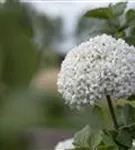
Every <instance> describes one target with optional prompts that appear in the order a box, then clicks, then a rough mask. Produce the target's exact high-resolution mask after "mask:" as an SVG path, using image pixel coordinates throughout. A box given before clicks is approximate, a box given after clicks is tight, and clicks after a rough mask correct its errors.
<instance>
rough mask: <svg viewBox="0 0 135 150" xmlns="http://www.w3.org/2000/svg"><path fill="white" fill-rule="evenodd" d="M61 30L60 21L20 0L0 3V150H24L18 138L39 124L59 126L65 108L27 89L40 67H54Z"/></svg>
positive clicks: (38, 92) (55, 97)
mask: <svg viewBox="0 0 135 150" xmlns="http://www.w3.org/2000/svg"><path fill="white" fill-rule="evenodd" d="M61 28H62V20H61V18H54V19H53V18H50V17H48V16H46V15H43V14H40V13H38V12H36V10H35V9H33V8H32V7H31V5H29V3H21V2H20V1H19V0H6V2H5V3H0V149H2V150H8V149H10V150H18V149H23V150H24V149H25V148H26V147H25V144H24V145H23V144H22V142H23V141H22V140H20V137H21V136H22V135H23V133H24V132H25V131H26V130H28V129H30V128H34V127H37V126H38V127H39V125H40V126H43V127H45V126H46V125H47V124H48V125H52V124H53V125H54V126H55V124H57V125H58V122H60V120H61V118H64V116H66V112H65V109H66V108H65V107H64V104H63V103H61V99H60V98H59V97H58V96H55V95H52V93H49V94H48V93H45V92H44V91H42V92H41V91H40V90H38V89H35V88H30V87H29V84H30V83H31V80H32V78H33V76H34V75H35V73H37V72H38V71H39V70H40V69H42V68H41V67H49V66H56V64H57V57H56V54H55V53H54V52H53V51H52V50H53V49H54V48H55V47H54V44H55V42H58V41H59V40H60V39H61V38H62V32H61ZM48 95H52V96H50V97H49V96H48ZM57 108H59V111H58V112H57ZM54 112H55V115H56V116H55V115H54V114H53V113H54ZM63 112H64V113H63ZM51 118H52V119H51ZM54 118H55V120H54V121H53V119H54ZM50 122H51V123H50ZM55 122H56V123H55ZM63 122H65V120H64V121H63ZM65 126H66V125H65ZM23 146H24V147H23Z"/></svg>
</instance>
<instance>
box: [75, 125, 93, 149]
mask: <svg viewBox="0 0 135 150" xmlns="http://www.w3.org/2000/svg"><path fill="white" fill-rule="evenodd" d="M91 132H92V131H91V128H90V127H89V126H88V125H87V126H85V127H84V128H83V129H82V130H81V131H79V132H77V133H76V134H75V136H74V142H73V144H74V145H75V146H77V147H85V148H89V138H90V137H91Z"/></svg>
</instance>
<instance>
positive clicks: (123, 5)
mask: <svg viewBox="0 0 135 150" xmlns="http://www.w3.org/2000/svg"><path fill="white" fill-rule="evenodd" d="M134 19H135V10H134V9H127V2H119V3H116V4H109V6H108V7H101V8H96V9H91V10H89V11H87V12H86V13H85V14H84V15H83V16H82V17H80V20H79V22H78V26H77V30H76V34H77V36H78V37H79V38H78V40H79V41H80V40H82V39H83V38H84V37H85V38H88V37H89V36H95V35H99V34H102V33H106V34H109V35H112V36H113V37H115V38H123V39H124V40H126V41H127V42H128V43H129V44H132V45H135V32H134V30H135V22H134Z"/></svg>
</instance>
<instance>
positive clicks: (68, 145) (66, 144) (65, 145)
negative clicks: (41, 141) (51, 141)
mask: <svg viewBox="0 0 135 150" xmlns="http://www.w3.org/2000/svg"><path fill="white" fill-rule="evenodd" d="M72 143H73V139H72V138H71V139H66V140H64V141H61V142H59V143H58V144H57V145H56V146H55V148H54V150H66V149H73V148H75V146H74V145H73V144H72Z"/></svg>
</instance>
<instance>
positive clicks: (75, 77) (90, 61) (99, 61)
mask: <svg viewBox="0 0 135 150" xmlns="http://www.w3.org/2000/svg"><path fill="white" fill-rule="evenodd" d="M57 85H58V91H59V92H60V93H61V94H62V95H63V98H64V99H65V103H66V104H68V105H70V106H71V107H73V108H77V110H79V111H81V110H82V109H83V108H85V107H87V106H90V107H89V108H90V109H92V111H93V112H94V113H95V114H93V115H96V113H98V115H99V116H100V113H99V112H98V111H94V110H96V109H97V108H98V109H99V110H100V112H103V113H104V114H106V113H108V111H107V109H104V108H105V106H106V107H107V108H108V110H109V114H110V121H111V124H110V125H109V126H106V124H107V122H106V121H105V120H104V119H103V118H100V117H99V118H100V119H101V120H102V121H103V122H104V126H102V125H101V126H100V124H99V125H98V127H96V126H91V125H90V124H88V125H86V126H85V127H84V128H83V129H82V130H81V131H79V132H77V133H76V134H75V136H74V138H73V139H69V140H68V141H64V142H60V143H59V144H58V145H57V146H56V150H134V149H135V148H134V144H133V143H134V138H135V110H134V108H135V101H134V100H133V99H134V98H133V97H134V96H133V94H134V93H135V48H134V47H133V46H129V45H128V44H127V43H126V42H125V41H124V40H123V39H115V38H113V37H112V36H109V35H106V34H102V35H100V36H96V37H94V38H90V40H88V41H86V42H84V43H82V44H80V45H79V46H76V47H75V48H73V49H72V50H71V51H69V53H68V54H67V56H66V57H65V60H64V61H63V63H62V65H61V70H60V72H59V75H58V81H57ZM89 120H91V122H93V121H94V119H93V118H91V117H90V118H89Z"/></svg>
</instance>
